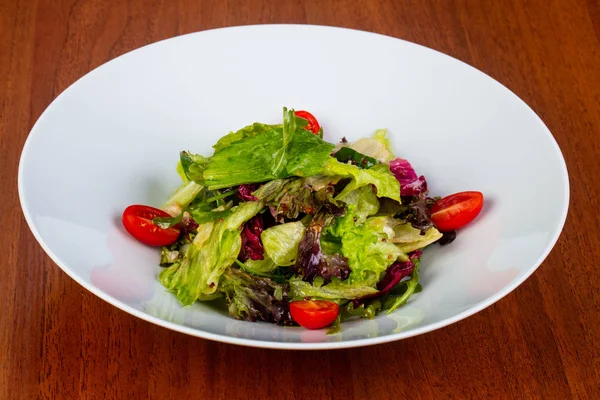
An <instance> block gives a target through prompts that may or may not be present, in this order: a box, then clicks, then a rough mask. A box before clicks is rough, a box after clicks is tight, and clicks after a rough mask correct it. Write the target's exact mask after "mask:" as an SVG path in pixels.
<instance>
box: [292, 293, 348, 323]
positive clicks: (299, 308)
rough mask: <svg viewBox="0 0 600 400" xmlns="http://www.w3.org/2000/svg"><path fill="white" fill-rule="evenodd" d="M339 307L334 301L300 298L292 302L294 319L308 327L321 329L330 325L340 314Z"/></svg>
mask: <svg viewBox="0 0 600 400" xmlns="http://www.w3.org/2000/svg"><path fill="white" fill-rule="evenodd" d="M338 311H339V307H338V305H337V304H336V303H334V302H333V301H326V300H300V301H293V302H291V303H290V313H291V314H292V318H293V319H294V321H296V322H297V323H299V324H300V326H303V327H304V328H308V329H321V328H324V327H326V326H327V325H330V324H331V323H332V322H333V321H335V319H336V318H337V316H338Z"/></svg>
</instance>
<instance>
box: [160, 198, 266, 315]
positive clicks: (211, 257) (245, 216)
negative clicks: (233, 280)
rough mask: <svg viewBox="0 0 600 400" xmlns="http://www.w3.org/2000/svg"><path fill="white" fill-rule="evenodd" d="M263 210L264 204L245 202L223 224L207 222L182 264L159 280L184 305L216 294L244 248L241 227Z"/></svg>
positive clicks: (170, 269)
mask: <svg viewBox="0 0 600 400" xmlns="http://www.w3.org/2000/svg"><path fill="white" fill-rule="evenodd" d="M262 208H263V204H262V203H261V202H244V203H241V204H240V205H239V206H237V207H235V208H233V209H232V210H231V214H229V215H228V216H227V217H226V218H224V219H223V220H222V221H221V222H208V223H205V224H202V225H200V226H199V227H198V233H197V235H196V237H195V238H194V240H193V242H192V244H191V246H190V247H189V248H188V249H187V251H186V254H185V256H184V258H183V260H182V261H181V263H180V264H174V265H173V266H171V267H169V268H166V269H165V270H163V271H162V272H161V273H160V275H159V279H160V281H161V283H162V284H163V285H164V286H165V287H166V288H167V289H169V290H170V291H172V292H173V293H175V294H176V296H177V298H178V299H179V301H180V302H181V303H182V304H183V305H191V304H193V303H194V302H195V301H196V300H197V299H198V298H200V297H201V296H203V295H209V294H212V293H215V291H216V290H217V288H218V285H219V280H220V277H221V275H222V274H223V272H224V271H225V269H226V268H227V267H229V266H230V265H232V264H233V263H234V262H235V260H236V258H237V256H238V254H239V253H240V249H241V246H242V239H241V226H242V225H243V224H244V223H245V222H246V221H248V220H249V219H250V218H252V217H253V216H255V215H256V214H258V213H259V212H260V210H261V209H262Z"/></svg>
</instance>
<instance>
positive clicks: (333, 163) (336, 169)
mask: <svg viewBox="0 0 600 400" xmlns="http://www.w3.org/2000/svg"><path fill="white" fill-rule="evenodd" d="M320 174H321V175H329V176H342V177H345V178H352V181H351V182H350V183H349V184H348V185H346V187H345V188H344V190H343V191H342V192H341V193H340V194H339V195H338V196H337V197H336V199H338V200H342V201H344V197H345V196H346V195H348V194H350V193H351V192H352V191H354V190H356V189H358V188H359V187H362V186H366V185H374V186H375V187H376V188H377V196H378V197H388V198H390V199H392V200H396V201H397V202H400V184H399V183H398V181H397V180H396V178H395V177H394V175H393V174H392V173H391V172H390V167H389V166H388V165H387V164H378V165H375V166H373V167H371V168H369V169H360V168H358V167H357V166H356V165H352V164H344V163H341V162H339V161H338V160H336V159H335V158H333V157H329V158H328V159H327V162H326V163H325V165H324V166H323V169H322V170H321V171H320Z"/></svg>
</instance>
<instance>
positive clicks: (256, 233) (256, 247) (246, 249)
mask: <svg viewBox="0 0 600 400" xmlns="http://www.w3.org/2000/svg"><path fill="white" fill-rule="evenodd" d="M263 229H264V224H263V220H262V218H261V216H260V215H257V216H255V217H254V218H252V219H251V220H249V221H248V222H246V224H245V225H244V228H243V229H242V249H241V251H240V255H239V259H240V261H242V262H244V261H246V260H248V259H251V260H263V259H264V254H265V248H264V247H263V244H262V242H261V240H260V234H261V233H262V231H263Z"/></svg>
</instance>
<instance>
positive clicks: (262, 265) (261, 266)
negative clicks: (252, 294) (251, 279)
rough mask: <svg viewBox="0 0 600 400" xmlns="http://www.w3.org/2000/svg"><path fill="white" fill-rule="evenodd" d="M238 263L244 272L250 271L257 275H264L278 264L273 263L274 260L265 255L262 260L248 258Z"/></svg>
mask: <svg viewBox="0 0 600 400" xmlns="http://www.w3.org/2000/svg"><path fill="white" fill-rule="evenodd" d="M240 264H242V265H240ZM238 265H239V266H240V268H242V269H244V270H245V271H246V272H250V273H251V274H254V275H258V276H265V275H267V274H269V273H270V272H272V271H273V270H275V269H276V268H277V267H278V265H277V264H275V262H274V261H273V260H271V259H270V258H269V257H265V258H263V259H262V260H252V259H249V260H246V261H245V262H244V263H238Z"/></svg>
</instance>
